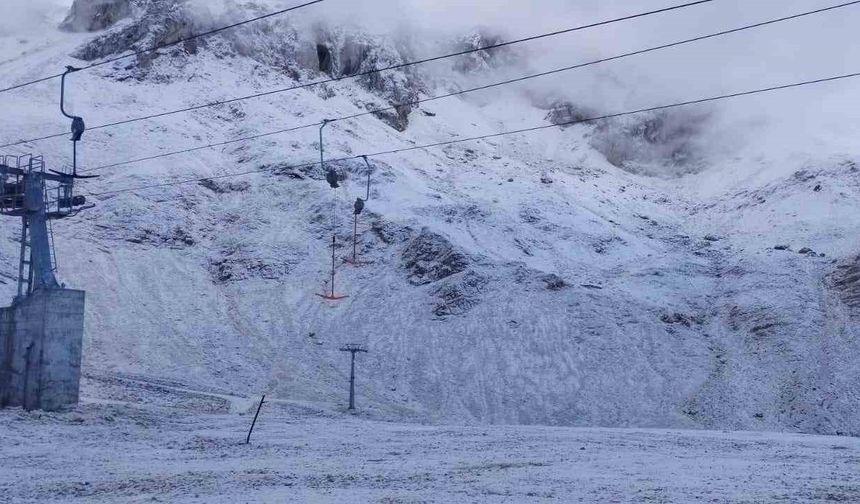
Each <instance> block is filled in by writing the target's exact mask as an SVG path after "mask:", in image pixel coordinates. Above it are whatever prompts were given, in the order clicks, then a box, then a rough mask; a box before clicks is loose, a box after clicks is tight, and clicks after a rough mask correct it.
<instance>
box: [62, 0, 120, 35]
mask: <svg viewBox="0 0 860 504" xmlns="http://www.w3.org/2000/svg"><path fill="white" fill-rule="evenodd" d="M131 12H132V7H131V0H75V1H74V3H72V7H71V8H70V9H69V14H68V16H66V19H65V20H64V21H63V23H62V24H61V25H60V28H62V29H63V30H67V31H73V32H95V31H101V30H104V29H107V28H110V27H111V26H113V25H115V24H116V23H117V22H118V21H120V20H122V19H124V18H126V17H128V16H130V15H131Z"/></svg>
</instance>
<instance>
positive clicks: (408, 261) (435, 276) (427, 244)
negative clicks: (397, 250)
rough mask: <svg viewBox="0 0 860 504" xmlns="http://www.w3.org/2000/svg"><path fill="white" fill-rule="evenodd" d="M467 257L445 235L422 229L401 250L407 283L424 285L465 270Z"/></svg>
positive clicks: (467, 263)
mask: <svg viewBox="0 0 860 504" xmlns="http://www.w3.org/2000/svg"><path fill="white" fill-rule="evenodd" d="M469 262H470V261H469V258H468V257H467V256H466V254H464V253H463V252H461V251H459V250H457V249H455V248H454V246H453V245H452V244H451V242H450V241H448V240H447V239H446V238H445V237H443V236H441V235H438V234H436V233H433V232H431V231H429V230H428V229H426V228H425V229H423V230H422V231H421V234H419V235H418V236H417V237H416V238H414V239H413V240H412V241H411V242H410V243H409V245H408V246H407V247H406V250H404V251H403V266H404V268H406V271H407V273H408V274H409V283H411V284H412V285H425V284H429V283H432V282H436V281H439V280H442V279H444V278H448V277H450V276H451V275H456V274H457V273H462V272H463V271H466V268H467V267H468V266H469Z"/></svg>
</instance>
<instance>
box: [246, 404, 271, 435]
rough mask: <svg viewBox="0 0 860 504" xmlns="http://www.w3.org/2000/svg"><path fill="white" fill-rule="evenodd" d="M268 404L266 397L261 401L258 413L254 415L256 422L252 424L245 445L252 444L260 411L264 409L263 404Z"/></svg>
mask: <svg viewBox="0 0 860 504" xmlns="http://www.w3.org/2000/svg"><path fill="white" fill-rule="evenodd" d="M265 402H266V396H265V395H264V396H263V398H262V399H260V405H259V406H257V412H256V413H254V420H253V421H252V422H251V429H250V430H249V431H248V437H247V438H245V444H251V433H252V432H254V426H255V425H257V417H258V416H260V410H261V409H263V403H265Z"/></svg>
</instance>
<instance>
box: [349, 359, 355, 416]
mask: <svg viewBox="0 0 860 504" xmlns="http://www.w3.org/2000/svg"><path fill="white" fill-rule="evenodd" d="M350 354H351V355H352V360H351V362H350V368H349V409H350V410H351V411H353V410H355V351H352V352H350Z"/></svg>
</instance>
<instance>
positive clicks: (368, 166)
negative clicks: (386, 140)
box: [361, 156, 373, 201]
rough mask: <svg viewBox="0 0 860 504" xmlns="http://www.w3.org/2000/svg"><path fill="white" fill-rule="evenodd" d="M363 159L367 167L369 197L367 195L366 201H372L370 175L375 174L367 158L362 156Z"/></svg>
mask: <svg viewBox="0 0 860 504" xmlns="http://www.w3.org/2000/svg"><path fill="white" fill-rule="evenodd" d="M361 158H362V159H364V164H366V165H367V195H365V198H364V201H370V175H371V173H373V168H372V167H371V166H370V161H368V160H367V156H361Z"/></svg>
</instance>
